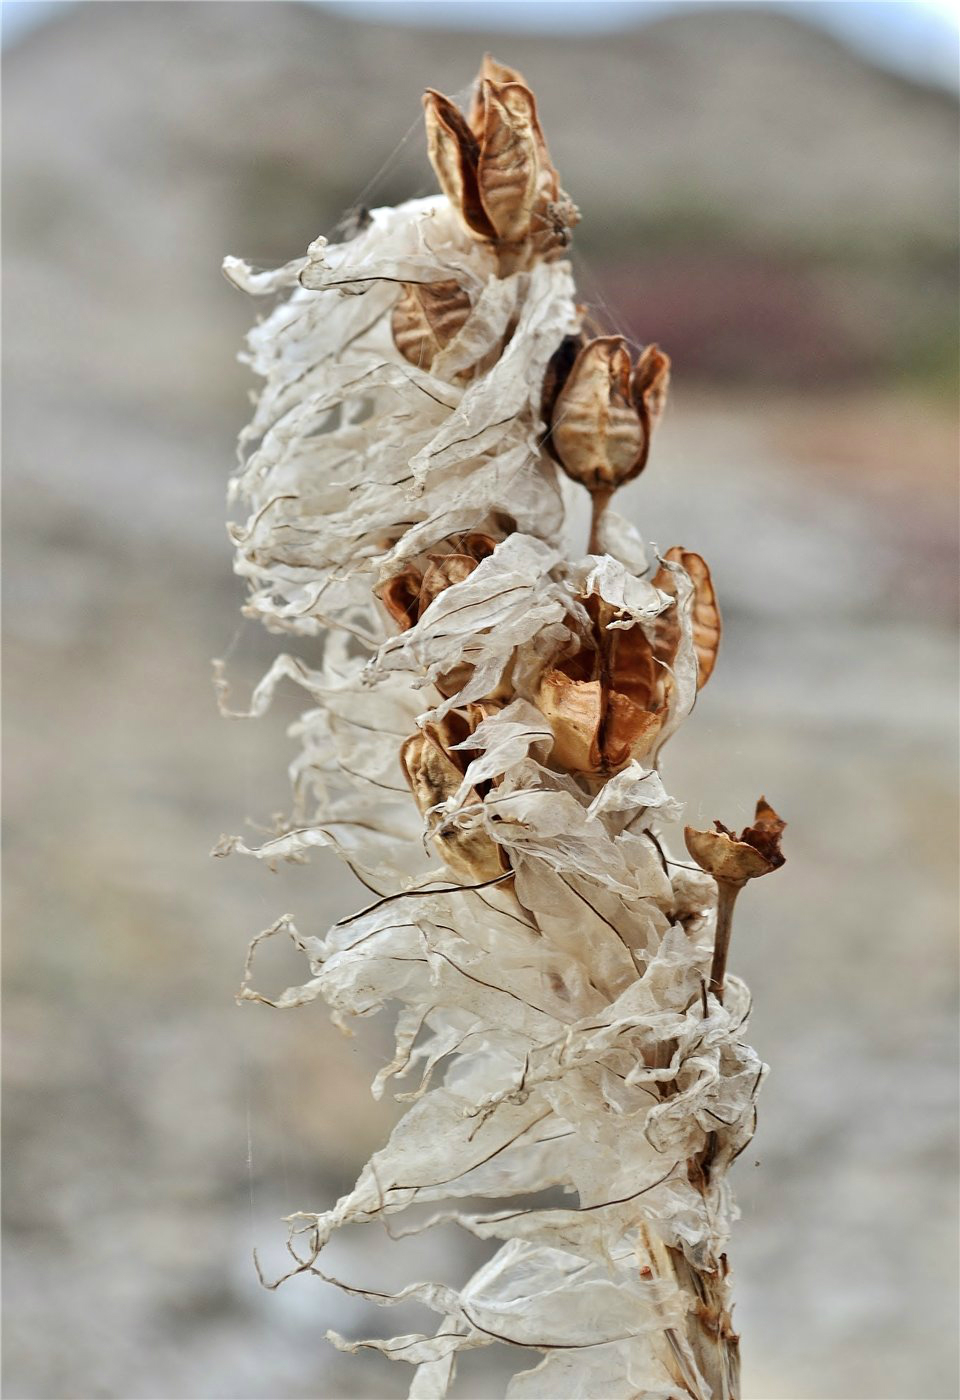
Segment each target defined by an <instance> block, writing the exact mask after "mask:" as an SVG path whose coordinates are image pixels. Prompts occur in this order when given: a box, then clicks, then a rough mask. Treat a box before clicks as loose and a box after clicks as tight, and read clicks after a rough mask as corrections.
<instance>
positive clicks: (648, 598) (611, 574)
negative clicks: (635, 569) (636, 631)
mask: <svg viewBox="0 0 960 1400" xmlns="http://www.w3.org/2000/svg"><path fill="white" fill-rule="evenodd" d="M570 579H571V582H572V583H573V584H574V585H575V587H576V589H577V592H578V593H580V594H582V595H583V596H584V597H587V598H589V597H591V596H595V597H598V598H602V599H603V600H604V602H606V603H609V604H610V605H611V606H612V607H614V608H616V609H617V611H618V612H619V613H621V614H622V615H623V616H622V618H620V619H618V620H617V621H616V622H613V623H610V624H609V625H610V626H612V627H630V626H632V625H633V624H634V623H635V622H652V621H653V619H654V618H655V617H656V616H657V615H658V614H659V613H662V612H663V611H664V610H665V609H666V608H667V607H672V606H673V599H672V598H670V597H669V596H668V595H667V594H666V593H661V592H660V590H659V589H658V588H654V586H653V584H652V583H650V582H649V580H648V579H642V578H637V577H636V575H635V574H633V573H631V572H630V571H629V570H628V569H626V568H625V567H624V565H623V564H621V563H619V562H618V561H617V560H616V559H612V558H611V557H610V555H608V554H604V555H595V554H594V555H588V557H587V558H586V559H585V560H584V561H583V562H582V563H581V564H578V565H576V566H574V567H572V568H571V569H570Z"/></svg>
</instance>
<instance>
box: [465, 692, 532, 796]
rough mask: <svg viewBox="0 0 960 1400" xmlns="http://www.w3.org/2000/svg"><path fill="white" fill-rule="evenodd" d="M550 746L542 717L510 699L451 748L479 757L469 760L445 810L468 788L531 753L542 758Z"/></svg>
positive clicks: (498, 773)
mask: <svg viewBox="0 0 960 1400" xmlns="http://www.w3.org/2000/svg"><path fill="white" fill-rule="evenodd" d="M552 745H553V730H552V729H551V728H550V726H549V725H548V724H547V723H546V721H545V720H544V718H543V715H542V714H541V713H540V711H539V710H538V709H536V707H535V706H533V705H531V704H529V703H528V702H527V701H526V700H514V701H512V702H511V703H510V704H509V705H507V706H506V707H505V708H504V709H502V710H498V711H497V713H496V714H494V715H491V716H490V718H489V719H485V720H483V721H482V722H481V723H480V724H478V725H477V727H476V729H475V730H474V731H473V733H472V734H471V735H469V736H468V737H467V738H466V739H464V740H463V741H462V742H461V743H459V744H455V745H454V748H455V749H465V750H471V751H472V750H473V749H481V750H482V753H481V755H480V757H479V758H474V759H471V761H470V763H469V764H468V766H467V771H466V773H465V775H464V780H463V783H462V785H461V787H460V789H459V791H458V792H456V793H455V794H454V796H453V797H451V798H450V799H449V801H448V803H447V806H446V810H447V811H449V812H454V811H456V809H457V808H458V807H459V806H461V805H462V803H463V802H464V801H465V800H466V798H467V795H468V793H469V792H470V789H471V788H475V787H476V786H477V784H478V783H484V782H487V781H489V780H490V779H491V778H499V777H501V776H502V775H503V774H504V773H507V772H508V771H509V770H510V768H512V767H513V766H514V765H515V764H518V763H520V762H522V760H523V759H525V758H526V757H527V755H528V754H529V753H530V752H531V751H535V752H538V753H540V756H541V757H542V756H544V753H545V752H548V751H549V749H550V748H551V747H552Z"/></svg>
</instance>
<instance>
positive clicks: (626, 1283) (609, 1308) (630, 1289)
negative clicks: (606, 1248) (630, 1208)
mask: <svg viewBox="0 0 960 1400" xmlns="http://www.w3.org/2000/svg"><path fill="white" fill-rule="evenodd" d="M604 1274H605V1271H604V1270H603V1269H602V1268H600V1267H599V1266H597V1265H595V1264H591V1263H588V1262H587V1261H585V1260H584V1259H583V1257H582V1256H581V1255H579V1254H575V1253H571V1252H569V1251H566V1250H561V1249H550V1248H545V1247H543V1246H539V1245H533V1244H531V1243H529V1242H528V1241H526V1240H517V1239H514V1240H510V1241H509V1242H508V1243H507V1244H505V1245H504V1246H503V1247H502V1248H501V1249H500V1250H498V1252H497V1254H496V1255H495V1256H494V1257H493V1259H491V1260H490V1262H489V1263H488V1264H486V1265H485V1266H484V1267H483V1268H482V1269H480V1270H478V1271H477V1273H476V1274H474V1276H473V1278H472V1279H471V1280H470V1282H469V1283H468V1284H467V1285H466V1287H465V1288H464V1289H463V1290H462V1293H461V1299H462V1304H461V1306H462V1310H463V1314H464V1317H465V1319H466V1321H467V1322H468V1323H472V1325H473V1326H475V1327H476V1328H478V1329H479V1330H483V1331H485V1332H487V1333H488V1334H491V1335H493V1336H494V1337H495V1339H496V1340H498V1341H509V1342H512V1343H513V1344H514V1345H518V1346H532V1347H550V1346H560V1347H563V1348H565V1349H566V1348H576V1347H589V1348H592V1347H596V1346H599V1345H603V1344H604V1343H607V1342H618V1341H622V1340H624V1339H625V1338H627V1337H634V1336H638V1335H641V1334H643V1333H644V1332H648V1331H657V1330H660V1329H661V1328H663V1327H664V1326H665V1325H666V1326H678V1325H681V1324H682V1321H683V1317H684V1314H685V1312H686V1307H687V1304H686V1300H685V1299H684V1297H683V1296H682V1294H681V1293H680V1290H679V1289H678V1288H677V1287H676V1285H675V1284H673V1283H670V1282H666V1281H663V1280H659V1279H657V1280H650V1281H646V1280H642V1279H640V1278H638V1277H635V1278H633V1279H629V1278H622V1277H620V1278H617V1279H613V1278H611V1277H609V1275H607V1276H604Z"/></svg>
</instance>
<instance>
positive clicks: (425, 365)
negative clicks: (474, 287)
mask: <svg viewBox="0 0 960 1400" xmlns="http://www.w3.org/2000/svg"><path fill="white" fill-rule="evenodd" d="M469 315H470V298H469V297H468V296H467V293H466V292H465V291H464V290H463V288H462V287H461V286H460V285H459V283H457V282H453V281H450V282H425V283H406V284H405V285H404V288H403V292H402V294H401V296H400V299H399V301H398V302H397V304H396V305H395V306H394V308H393V315H392V317H391V322H390V326H391V330H392V332H393V340H394V344H395V345H396V347H397V349H398V350H399V351H400V354H401V355H402V356H403V357H404V359H405V360H409V361H410V363H411V364H412V365H418V366H419V367H420V368H421V369H430V367H431V366H432V364H433V361H434V359H435V357H436V356H437V355H438V354H439V352H440V351H441V350H445V349H446V348H447V346H448V345H449V344H450V342H451V341H452V340H453V339H454V338H455V337H456V336H457V335H458V334H459V333H460V331H461V330H462V329H463V326H464V324H465V322H466V320H467V317H468V316H469Z"/></svg>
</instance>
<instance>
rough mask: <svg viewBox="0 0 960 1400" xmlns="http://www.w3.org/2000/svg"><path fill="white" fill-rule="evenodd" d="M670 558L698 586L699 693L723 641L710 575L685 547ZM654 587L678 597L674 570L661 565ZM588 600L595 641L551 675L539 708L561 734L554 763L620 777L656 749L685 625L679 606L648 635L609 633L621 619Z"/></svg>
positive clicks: (618, 630)
mask: <svg viewBox="0 0 960 1400" xmlns="http://www.w3.org/2000/svg"><path fill="white" fill-rule="evenodd" d="M664 558H665V559H667V560H669V561H670V562H671V563H677V564H680V565H682V566H683V568H684V569H686V571H687V573H688V574H689V575H690V578H691V580H692V581H693V585H694V600H693V643H694V647H695V649H696V652H697V661H698V669H697V688H698V689H699V688H700V687H701V686H703V685H705V684H706V683H707V681H708V680H709V678H710V674H711V672H712V670H713V666H714V663H715V661H716V655H717V648H718V646H719V643H720V629H721V624H720V611H719V608H718V607H717V600H716V595H715V593H714V591H713V584H712V582H711V579H710V570H709V569H708V568H707V565H706V563H705V562H704V560H703V559H701V557H700V555H699V554H693V553H692V552H691V551H689V550H685V549H682V548H680V546H679V545H677V546H674V548H673V549H670V550H668V551H667V553H666V555H665V556H664ZM653 582H654V584H655V586H656V587H657V588H659V589H660V590H661V591H662V592H664V593H668V594H670V595H671V596H673V597H674V598H676V597H677V585H676V579H675V576H674V574H673V573H672V572H671V571H670V570H669V569H666V568H664V567H662V566H661V568H660V569H659V570H658V571H657V573H656V575H655V577H654V580H653ZM581 602H582V603H583V605H584V607H585V609H586V610H587V612H588V613H589V615H590V617H591V619H592V620H593V636H592V638H591V642H590V644H589V645H588V646H587V647H584V648H581V650H580V651H578V652H577V653H576V654H575V655H574V656H571V657H569V658H566V659H564V660H562V661H560V662H559V663H558V664H557V665H556V666H554V667H552V668H551V669H549V670H547V671H545V672H544V675H543V677H542V679H541V681H540V687H539V693H538V695H537V704H538V705H539V707H540V709H541V710H542V711H543V713H544V715H545V716H546V717H547V719H548V720H549V721H550V725H551V728H552V729H553V732H554V736H555V737H554V746H553V751H552V759H553V762H554V763H557V764H559V765H560V766H561V767H563V768H567V769H569V770H570V771H571V772H579V773H615V772H617V771H618V769H620V768H623V767H625V766H626V764H627V763H629V762H630V760H631V759H634V758H635V759H643V758H646V757H647V755H648V754H649V753H650V752H651V751H652V750H653V749H654V748H655V747H656V744H657V740H658V738H659V735H660V731H661V730H662V728H663V725H664V722H665V720H666V718H667V715H668V713H669V708H670V697H671V694H672V690H673V673H672V667H673V663H674V661H675V659H676V655H677V649H678V647H679V645H680V620H679V618H678V617H677V612H676V607H675V606H674V607H673V608H668V609H667V610H666V611H665V612H663V613H661V614H660V616H659V617H658V618H657V619H656V620H655V622H654V624H653V626H652V627H651V628H650V635H649V636H648V634H647V633H646V632H645V631H644V630H643V629H642V628H641V627H640V626H639V625H638V624H635V625H634V626H633V627H630V628H624V629H621V628H616V629H614V630H610V629H609V627H608V626H607V624H608V623H609V622H610V621H611V620H612V619H613V617H614V616H615V614H614V613H613V611H612V610H611V609H610V607H609V605H607V604H604V603H603V602H602V600H601V599H599V598H597V596H596V595H591V596H590V597H589V598H582V599H581Z"/></svg>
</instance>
